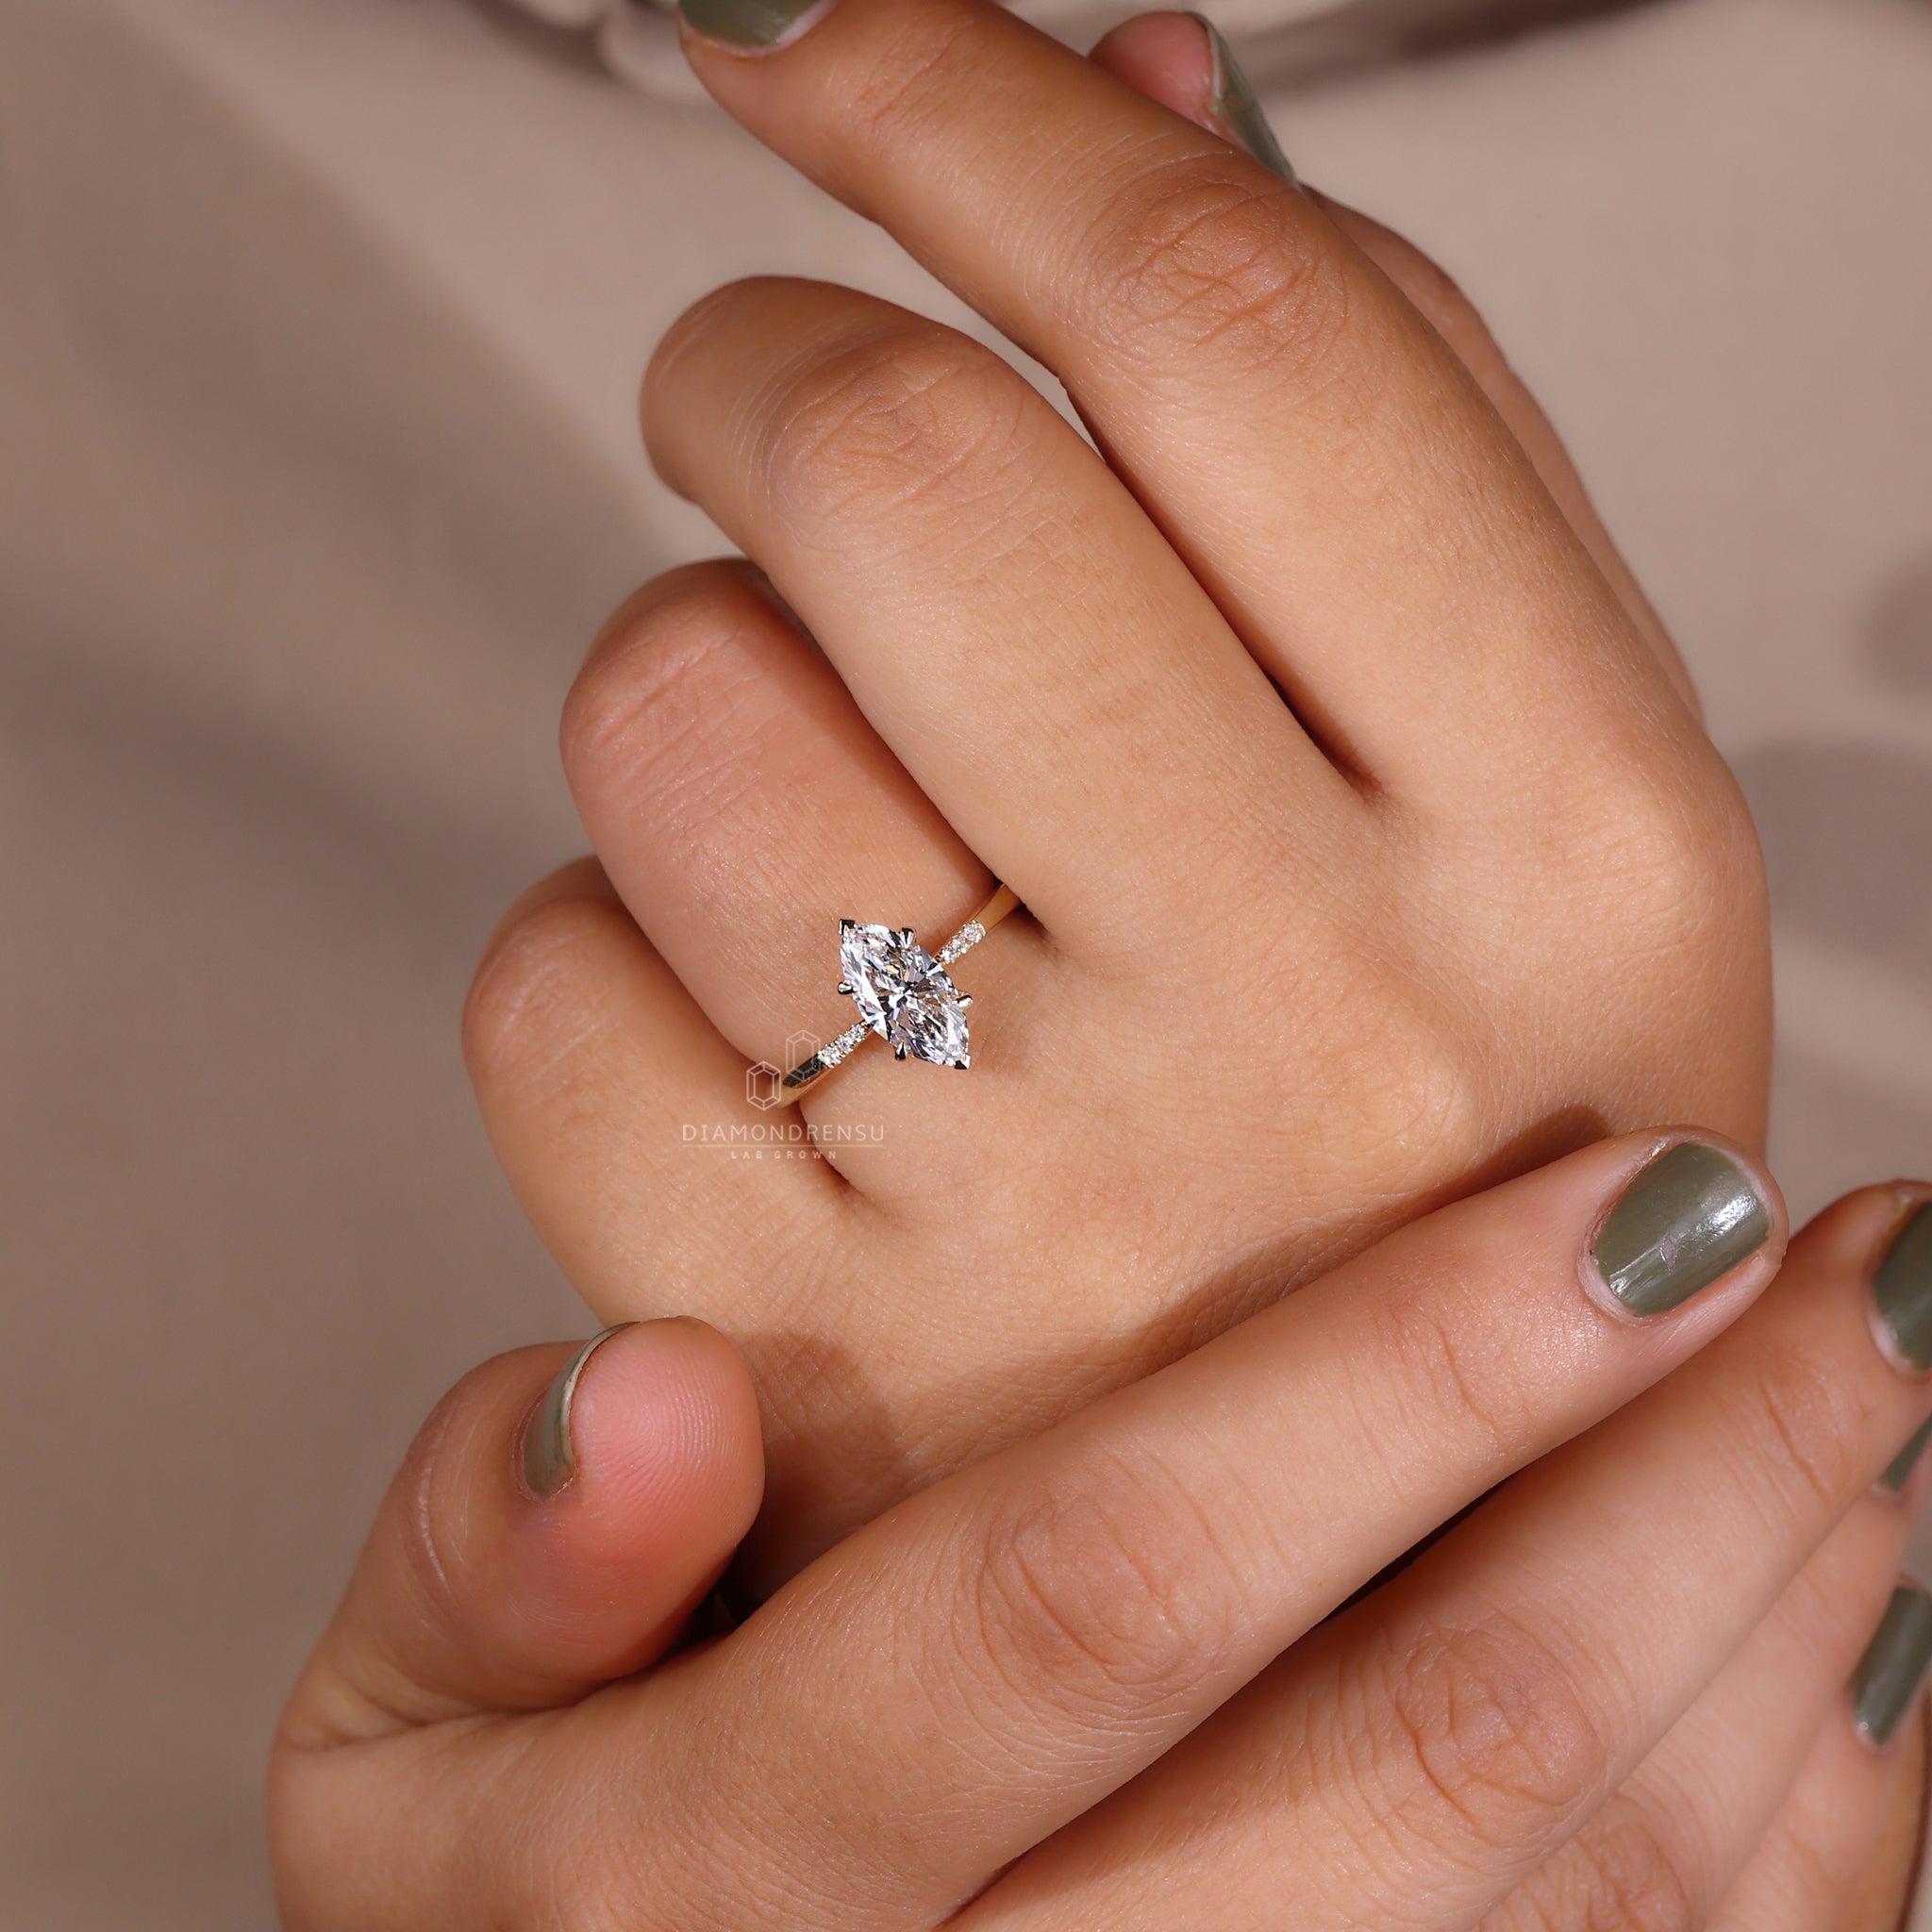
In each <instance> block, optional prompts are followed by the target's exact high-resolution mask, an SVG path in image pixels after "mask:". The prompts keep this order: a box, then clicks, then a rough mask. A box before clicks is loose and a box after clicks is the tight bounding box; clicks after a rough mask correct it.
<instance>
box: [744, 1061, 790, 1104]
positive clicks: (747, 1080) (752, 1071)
mask: <svg viewBox="0 0 1932 1932" xmlns="http://www.w3.org/2000/svg"><path fill="white" fill-rule="evenodd" d="M784 1077H785V1075H784V1074H781V1073H780V1072H779V1071H778V1069H777V1068H776V1067H774V1065H773V1064H772V1063H771V1061H770V1060H758V1061H755V1062H754V1063H753V1064H752V1065H751V1066H748V1067H747V1068H745V1070H744V1097H745V1098H746V1099H747V1100H748V1101H750V1102H751V1104H752V1105H753V1106H754V1107H756V1108H763V1109H766V1110H768V1111H769V1109H771V1108H774V1107H783V1106H784V1105H785V1092H784V1089H783V1088H782V1087H781V1086H780V1085H779V1084H778V1083H779V1082H780V1081H781V1080H783V1079H784Z"/></svg>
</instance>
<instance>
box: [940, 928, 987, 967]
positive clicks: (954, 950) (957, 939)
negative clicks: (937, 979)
mask: <svg viewBox="0 0 1932 1932" xmlns="http://www.w3.org/2000/svg"><path fill="white" fill-rule="evenodd" d="M985 937H986V928H985V926H983V925H981V924H980V923H979V922H978V920H976V919H969V920H968V921H967V922H966V924H964V925H962V926H961V927H960V928H959V930H958V932H956V933H955V934H954V935H953V937H952V938H951V939H949V940H948V941H946V942H945V944H944V945H943V946H941V948H940V957H939V964H940V965H941V966H950V965H951V964H952V963H953V961H954V960H955V959H957V958H958V957H959V955H960V954H961V953H965V952H970V951H971V950H972V949H973V948H974V946H976V945H977V944H978V943H979V942H980V941H981V940H983V939H984V938H985Z"/></svg>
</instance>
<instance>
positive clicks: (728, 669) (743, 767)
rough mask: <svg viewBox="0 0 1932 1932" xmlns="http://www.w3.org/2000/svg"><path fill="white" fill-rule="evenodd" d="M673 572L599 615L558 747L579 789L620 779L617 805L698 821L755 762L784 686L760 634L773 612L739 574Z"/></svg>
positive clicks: (750, 773) (749, 774)
mask: <svg viewBox="0 0 1932 1932" xmlns="http://www.w3.org/2000/svg"><path fill="white" fill-rule="evenodd" d="M679 575H680V577H681V579H682V581H679V582H677V583H675V584H672V585H669V586H653V587H651V588H650V591H648V592H647V598H648V601H646V600H645V599H644V598H640V599H634V600H633V601H632V603H631V604H630V605H628V606H626V607H625V609H623V610H621V611H620V612H619V613H618V614H617V616H616V617H614V618H613V619H612V620H611V622H610V623H609V624H608V625H607V626H606V627H605V630H604V633H603V635H602V636H601V637H600V639H599V640H598V642H597V645H596V647H595V648H594V649H593V650H592V652H591V656H590V658H588V659H587V660H586V662H585V665H584V668H583V670H582V671H581V672H580V673H579V674H578V676H577V679H576V681H575V684H574V685H573V686H572V688H571V692H570V696H569V697H568V699H567V700H566V701H565V705H564V714H563V727H562V743H563V758H564V766H565V769H566V770H567V771H568V772H569V774H570V776H571V780H572V783H573V785H574V786H575V787H576V788H577V789H578V791H579V792H580V793H583V792H585V791H595V790H596V789H597V788H598V787H599V786H600V785H601V784H602V783H604V782H606V781H608V780H612V779H621V780H622V783H623V786H624V808H625V811H626V813H629V814H632V815H635V814H637V813H639V812H644V813H647V814H649V815H651V816H653V817H657V816H668V815H680V814H682V815H687V816H690V817H691V818H693V819H695V820H696V821H698V822H703V821H704V820H705V819H706V818H707V817H708V815H709V814H711V813H713V812H715V811H716V810H717V809H718V808H720V807H721V806H723V805H724V804H725V803H727V802H728V799H727V797H726V796H725V794H727V793H728V792H730V791H732V789H733V788H734V787H741V786H742V785H744V784H745V783H747V782H755V774H756V773H757V772H758V770H759V768H760V758H759V754H760V752H761V750H762V749H763V746H764V742H765V736H764V731H765V726H766V724H767V723H768V722H769V721H770V720H771V718H772V714H773V713H774V710H775V709H777V708H779V707H780V706H781V704H782V699H783V693H782V692H781V691H779V690H777V689H776V688H775V686H774V681H773V679H772V678H771V677H770V675H768V667H767V663H766V660H765V658H764V656H763V654H762V653H761V651H760V650H759V648H758V645H759V641H760V636H761V634H762V633H765V632H767V631H768V630H769V627H770V626H771V625H774V624H775V623H776V622H778V619H777V615H776V612H775V611H774V610H773V609H772V608H770V607H769V606H767V605H765V604H764V603H763V602H762V600H760V599H758V596H757V593H756V592H755V591H752V590H751V589H750V587H749V585H748V584H745V583H744V582H743V581H742V580H741V579H739V580H737V581H735V582H733V581H721V580H720V574H718V573H716V572H715V571H712V572H693V573H690V574H684V573H680V574H679Z"/></svg>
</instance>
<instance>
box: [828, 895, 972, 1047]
mask: <svg viewBox="0 0 1932 1932" xmlns="http://www.w3.org/2000/svg"><path fill="white" fill-rule="evenodd" d="M839 970H840V971H841V973H842V974H844V975H845V977H844V980H843V982H842V983H841V986H840V988H839V991H841V992H849V993H850V994H851V995H852V1004H853V1005H854V1006H856V1007H857V1008H858V1017H859V1018H860V1019H861V1020H863V1021H864V1022H865V1024H867V1025H868V1026H870V1027H871V1028H872V1030H873V1031H874V1033H876V1034H877V1035H878V1036H879V1038H880V1039H881V1040H883V1041H886V1043H887V1044H888V1045H889V1046H891V1049H892V1051H893V1052H894V1053H895V1054H896V1055H897V1056H898V1057H899V1058H901V1059H902V1060H903V1059H904V1058H906V1057H907V1056H908V1054H910V1055H912V1056H913V1057H914V1058H917V1059H922V1060H933V1061H936V1062H937V1063H938V1064H939V1065H940V1066H942V1067H963V1066H965V1065H966V1064H967V1058H966V996H965V995H964V994H963V993H961V992H960V991H958V988H957V987H955V986H954V984H953V982H952V981H951V980H950V979H948V978H947V977H946V970H945V968H944V967H943V966H941V964H940V963H939V961H938V960H936V959H935V958H933V957H932V955H931V954H930V953H928V952H927V951H926V950H925V948H924V946H922V945H921V944H920V943H919V941H917V940H916V939H914V938H913V936H912V931H911V928H910V927H909V926H908V927H906V928H904V929H902V930H901V931H898V932H894V931H893V930H892V929H891V926H888V925H859V924H856V923H855V922H854V921H852V920H849V919H841V921H840V922H839Z"/></svg>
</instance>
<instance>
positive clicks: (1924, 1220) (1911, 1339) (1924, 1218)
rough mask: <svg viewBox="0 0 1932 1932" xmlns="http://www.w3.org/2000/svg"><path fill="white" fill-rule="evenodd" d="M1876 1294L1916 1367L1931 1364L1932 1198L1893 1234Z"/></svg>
mask: <svg viewBox="0 0 1932 1932" xmlns="http://www.w3.org/2000/svg"><path fill="white" fill-rule="evenodd" d="M1872 1293H1873V1296H1874V1299H1875V1300H1876V1302H1877V1304H1878V1319H1879V1320H1880V1321H1881V1322H1883V1323H1884V1324H1885V1325H1886V1327H1887V1328H1888V1329H1890V1332H1891V1339H1892V1341H1893V1342H1894V1343H1895V1344H1896V1345H1897V1348H1898V1352H1899V1354H1900V1355H1902V1356H1903V1357H1905V1358H1906V1360H1907V1361H1908V1362H1910V1363H1911V1365H1912V1366H1913V1368H1915V1369H1919V1370H1922V1371H1923V1370H1925V1369H1932V1201H1927V1202H1926V1203H1925V1204H1924V1207H1922V1208H1918V1209H1916V1210H1915V1211H1914V1213H1913V1214H1912V1216H1911V1218H1910V1219H1909V1220H1908V1221H1907V1223H1906V1224H1905V1225H1904V1226H1903V1227H1902V1228H1900V1229H1899V1231H1898V1232H1897V1234H1895V1235H1894V1236H1893V1237H1892V1238H1891V1245H1890V1247H1889V1248H1887V1249H1886V1251H1885V1259H1884V1260H1882V1261H1881V1262H1879V1264H1878V1272H1877V1274H1874V1276H1873V1277H1872Z"/></svg>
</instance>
